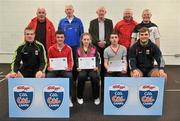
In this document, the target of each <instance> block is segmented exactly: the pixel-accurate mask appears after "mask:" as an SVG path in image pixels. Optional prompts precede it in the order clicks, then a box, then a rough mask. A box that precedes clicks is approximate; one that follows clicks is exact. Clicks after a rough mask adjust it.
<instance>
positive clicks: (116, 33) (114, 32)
mask: <svg viewBox="0 0 180 121" xmlns="http://www.w3.org/2000/svg"><path fill="white" fill-rule="evenodd" d="M113 34H115V35H117V36H118V37H119V33H118V32H116V31H112V32H111V34H110V35H109V37H111V35H113Z"/></svg>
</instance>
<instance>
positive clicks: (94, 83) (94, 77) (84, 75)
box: [77, 70, 99, 99]
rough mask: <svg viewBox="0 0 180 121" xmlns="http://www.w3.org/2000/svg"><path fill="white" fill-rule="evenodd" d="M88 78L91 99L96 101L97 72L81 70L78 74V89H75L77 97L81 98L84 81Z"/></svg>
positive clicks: (97, 95) (97, 91) (97, 92)
mask: <svg viewBox="0 0 180 121" xmlns="http://www.w3.org/2000/svg"><path fill="white" fill-rule="evenodd" d="M88 77H90V80H91V86H92V94H93V98H94V99H97V98H98V97H99V75H98V72H97V71H94V70H82V71H80V72H79V74H78V87H77V97H78V98H83V92H84V87H85V81H86V80H87V79H88Z"/></svg>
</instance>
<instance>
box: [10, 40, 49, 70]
mask: <svg viewBox="0 0 180 121" xmlns="http://www.w3.org/2000/svg"><path fill="white" fill-rule="evenodd" d="M46 67H47V58H46V51H45V48H44V46H43V44H41V43H40V42H38V41H37V40H35V41H34V42H32V43H29V42H24V43H23V44H21V45H20V46H19V47H18V48H17V50H16V51H15V54H14V58H13V62H12V64H11V71H12V72H16V73H17V72H18V71H19V70H21V69H22V70H34V71H42V72H45V70H46Z"/></svg>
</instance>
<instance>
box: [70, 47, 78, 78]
mask: <svg viewBox="0 0 180 121" xmlns="http://www.w3.org/2000/svg"><path fill="white" fill-rule="evenodd" d="M71 48H72V53H73V59H74V66H73V70H72V75H73V81H76V79H77V75H78V73H77V65H76V54H77V48H78V46H72V47H71Z"/></svg>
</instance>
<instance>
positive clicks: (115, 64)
mask: <svg viewBox="0 0 180 121" xmlns="http://www.w3.org/2000/svg"><path fill="white" fill-rule="evenodd" d="M126 66H127V64H126V61H124V60H119V61H109V68H108V71H111V72H120V71H123V70H126V68H127V67H126Z"/></svg>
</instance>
